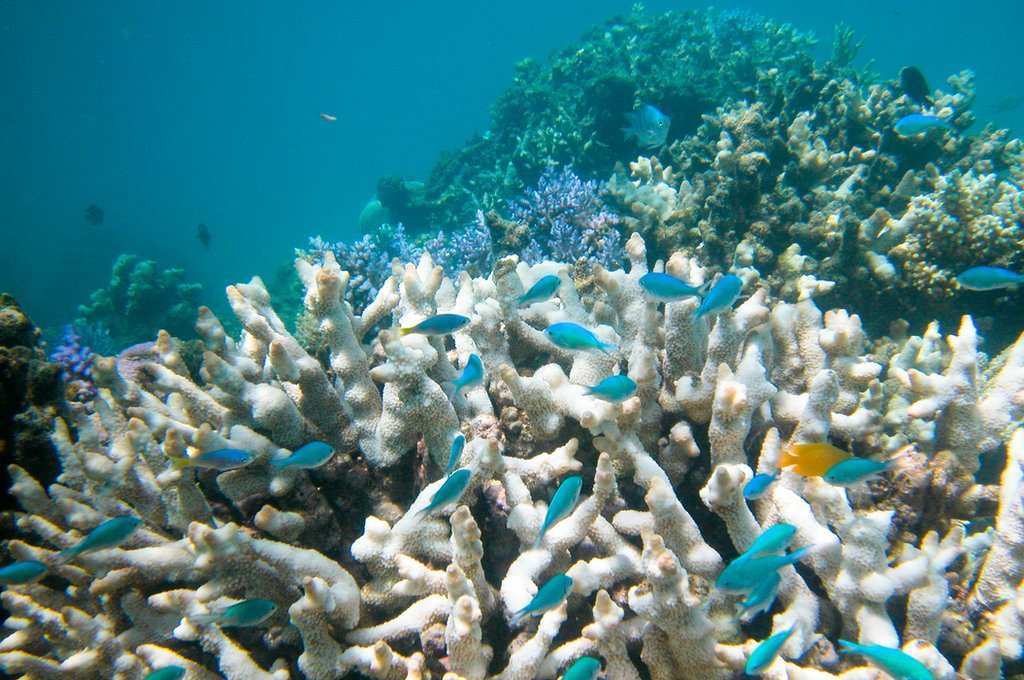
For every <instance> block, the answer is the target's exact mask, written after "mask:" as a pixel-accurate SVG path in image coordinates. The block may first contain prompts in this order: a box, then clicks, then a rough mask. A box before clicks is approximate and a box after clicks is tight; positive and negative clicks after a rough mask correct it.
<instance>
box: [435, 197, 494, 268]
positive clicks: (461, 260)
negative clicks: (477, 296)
mask: <svg viewBox="0 0 1024 680" xmlns="http://www.w3.org/2000/svg"><path fill="white" fill-rule="evenodd" d="M423 250H425V251H427V252H428V253H430V256H431V257H432V258H434V262H436V263H437V264H439V265H441V266H442V267H443V268H444V270H445V273H446V274H448V276H451V277H455V276H457V275H458V273H459V272H461V271H468V272H469V273H470V274H473V275H474V276H486V275H487V274H488V273H490V271H491V267H493V266H494V243H493V242H492V241H491V230H490V229H488V228H487V224H486V222H485V220H484V214H483V212H482V211H480V210H478V211H477V212H476V224H475V225H474V226H470V227H466V228H465V229H464V230H462V231H458V232H455V233H453V234H445V233H444V232H443V231H439V232H437V236H435V237H434V238H432V239H430V240H429V241H427V243H426V244H425V245H424V248H423Z"/></svg>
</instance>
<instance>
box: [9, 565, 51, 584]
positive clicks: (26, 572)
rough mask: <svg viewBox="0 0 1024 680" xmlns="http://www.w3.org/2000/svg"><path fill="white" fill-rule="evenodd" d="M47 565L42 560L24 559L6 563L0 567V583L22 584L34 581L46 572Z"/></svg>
mask: <svg viewBox="0 0 1024 680" xmlns="http://www.w3.org/2000/svg"><path fill="white" fill-rule="evenodd" d="M47 569H48V567H47V566H46V565H45V564H43V563H42V562H36V561H35V560H25V561H24V562H15V563H14V564H8V565H7V566H6V567H4V568H3V569H0V585H4V586H23V585H25V584H28V583H35V582H36V581H38V580H39V579H41V578H42V577H43V575H44V574H46V570H47Z"/></svg>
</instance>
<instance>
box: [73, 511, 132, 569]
mask: <svg viewBox="0 0 1024 680" xmlns="http://www.w3.org/2000/svg"><path fill="white" fill-rule="evenodd" d="M140 526H142V520H141V519H139V518H138V517H131V516H127V517H115V518H114V519H108V520H107V521H106V522H104V523H103V524H101V525H99V526H98V527H96V528H95V529H93V530H92V531H90V532H89V533H88V535H86V537H85V538H83V539H82V540H81V541H79V543H78V545H76V546H74V547H71V548H68V549H67V550H63V551H61V552H59V553H57V560H58V561H59V562H60V563H61V564H63V563H64V562H67V561H68V560H70V559H71V558H73V557H75V556H77V555H85V554H86V553H91V552H96V551H97V550H109V549H110V548H116V547H117V546H119V545H121V544H122V543H124V542H125V541H127V540H128V537H129V536H131V535H132V534H133V533H135V530H136V529H138V528H139V527H140Z"/></svg>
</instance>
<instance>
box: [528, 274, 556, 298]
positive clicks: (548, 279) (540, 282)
mask: <svg viewBox="0 0 1024 680" xmlns="http://www.w3.org/2000/svg"><path fill="white" fill-rule="evenodd" d="M560 285H562V280H561V279H560V278H558V277H557V276H555V275H554V274H548V275H547V276H542V277H540V278H539V279H537V282H536V283H535V284H533V285H532V286H530V290H528V291H526V292H525V293H523V294H522V295H520V296H519V304H521V305H525V304H533V303H534V302H543V301H544V300H547V299H548V298H550V297H551V296H552V295H554V294H555V291H556V290H558V287H559V286H560Z"/></svg>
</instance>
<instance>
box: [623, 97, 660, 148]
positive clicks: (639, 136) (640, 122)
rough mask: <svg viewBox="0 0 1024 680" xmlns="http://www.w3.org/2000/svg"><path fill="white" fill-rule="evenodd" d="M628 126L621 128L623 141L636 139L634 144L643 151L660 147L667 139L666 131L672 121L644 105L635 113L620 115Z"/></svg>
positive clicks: (648, 105) (656, 110)
mask: <svg viewBox="0 0 1024 680" xmlns="http://www.w3.org/2000/svg"><path fill="white" fill-rule="evenodd" d="M622 117H623V118H625V119H626V123H627V124H628V125H627V126H626V127H624V128H622V133H623V135H624V136H625V137H624V140H625V141H627V142H628V141H629V138H630V137H636V143H637V145H638V146H641V147H643V148H645V149H650V148H653V147H656V146H661V145H662V144H664V143H665V140H666V139H668V130H669V128H670V127H672V119H671V118H669V117H668V116H666V115H665V114H664V113H662V112H661V111H659V110H658V109H656V108H654V107H653V106H651V105H650V104H644V105H643V106H641V107H640V108H639V109H637V110H636V111H632V112H630V113H624V114H622Z"/></svg>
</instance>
